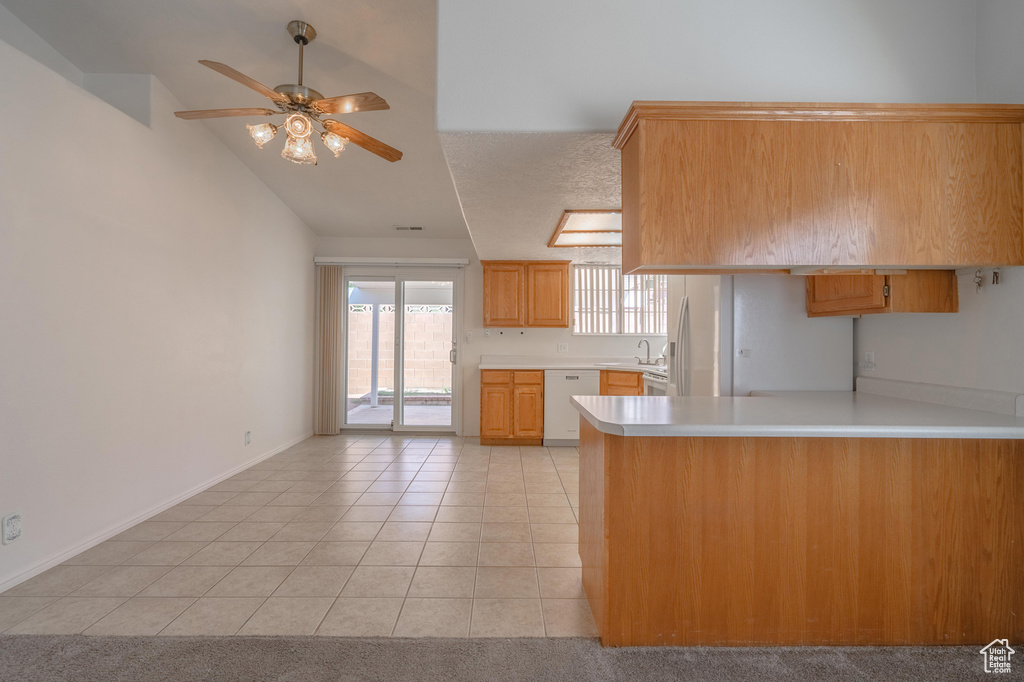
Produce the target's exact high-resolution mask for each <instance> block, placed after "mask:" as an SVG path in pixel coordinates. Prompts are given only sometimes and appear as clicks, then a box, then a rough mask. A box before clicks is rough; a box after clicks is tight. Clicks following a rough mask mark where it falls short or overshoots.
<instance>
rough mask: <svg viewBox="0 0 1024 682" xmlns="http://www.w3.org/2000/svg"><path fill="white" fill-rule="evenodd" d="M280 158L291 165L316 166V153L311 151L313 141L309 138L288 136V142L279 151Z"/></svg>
mask: <svg viewBox="0 0 1024 682" xmlns="http://www.w3.org/2000/svg"><path fill="white" fill-rule="evenodd" d="M281 157H282V158H285V159H288V160H289V161H291V162H292V163H299V164H313V165H314V166H315V165H316V152H314V151H313V140H311V139H310V138H309V137H295V136H293V135H291V134H289V135H288V140H287V141H286V142H285V143H284V149H282V150H281Z"/></svg>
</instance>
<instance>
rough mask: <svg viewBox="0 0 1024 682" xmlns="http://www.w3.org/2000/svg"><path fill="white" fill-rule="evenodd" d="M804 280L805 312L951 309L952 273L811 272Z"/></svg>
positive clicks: (953, 300)
mask: <svg viewBox="0 0 1024 682" xmlns="http://www.w3.org/2000/svg"><path fill="white" fill-rule="evenodd" d="M806 280H807V285H806V286H807V316H808V317H827V316H839V315H870V314H874V313H955V312H957V310H958V309H959V299H958V295H957V282H956V273H955V272H953V271H952V270H908V271H907V273H906V274H904V275H812V276H808V277H806Z"/></svg>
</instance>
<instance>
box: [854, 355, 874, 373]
mask: <svg viewBox="0 0 1024 682" xmlns="http://www.w3.org/2000/svg"><path fill="white" fill-rule="evenodd" d="M857 367H859V368H860V369H864V370H867V371H869V372H870V371H872V370H873V369H874V368H875V351H873V350H866V351H864V359H863V360H861V361H860V362H858V363H857Z"/></svg>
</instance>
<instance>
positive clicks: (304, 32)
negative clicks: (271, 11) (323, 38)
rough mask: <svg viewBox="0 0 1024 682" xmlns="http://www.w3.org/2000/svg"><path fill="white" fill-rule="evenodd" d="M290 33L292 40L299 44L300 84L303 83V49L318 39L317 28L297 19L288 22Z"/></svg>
mask: <svg viewBox="0 0 1024 682" xmlns="http://www.w3.org/2000/svg"><path fill="white" fill-rule="evenodd" d="M288 33H290V34H291V36H292V40H294V41H295V42H296V44H297V45H298V46H299V82H298V85H302V56H303V54H302V51H303V48H304V47H306V45H309V44H310V43H311V42H313V41H314V40H315V39H316V30H315V29H314V28H313V27H312V26H310V25H309V24H307V23H306V22H304V21H298V20H295V21H290V22H288Z"/></svg>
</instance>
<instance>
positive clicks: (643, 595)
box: [579, 398, 1024, 676]
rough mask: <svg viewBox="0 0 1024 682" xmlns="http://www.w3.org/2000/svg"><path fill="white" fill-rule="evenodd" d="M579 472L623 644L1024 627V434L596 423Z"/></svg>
mask: <svg viewBox="0 0 1024 682" xmlns="http://www.w3.org/2000/svg"><path fill="white" fill-rule="evenodd" d="M764 400H767V398H765V399H764ZM579 479H580V511H579V520H580V524H579V526H580V536H579V550H580V559H581V560H582V564H583V569H582V572H583V587H584V589H585V591H586V595H587V599H588V601H589V603H590V606H591V609H592V611H593V614H594V621H595V623H596V624H597V630H598V633H599V634H600V636H601V643H602V644H604V645H605V646H650V645H671V646H754V645H757V646H821V645H828V646H833V645H841V646H851V645H861V646H863V645H872V646H876V645H886V646H892V645H938V644H941V645H953V644H959V645H965V644H971V645H977V646H979V647H980V646H982V645H984V644H987V643H988V642H990V641H992V639H993V638H994V637H996V636H997V635H995V634H994V633H1004V634H1000V635H998V636H999V637H1008V638H1010V639H1011V640H1012V641H1014V642H1020V641H1022V638H1024V608H1021V606H1022V604H1024V582H1022V580H1021V576H1022V575H1024V497H1022V496H1021V495H1020V494H1019V493H1020V490H1021V487H1022V485H1024V441H1020V440H1018V441H1014V440H997V439H990V440H954V439H925V438H907V439H895V438H740V437H715V438H712V437H693V438H686V437H679V438H667V437H637V438H630V437H623V436H614V435H608V434H604V433H601V432H599V431H598V430H597V429H596V428H594V427H593V426H592V425H591V424H590V422H588V421H586V420H583V421H582V422H581V428H580V472H579ZM1018 650H1019V647H1018ZM979 668H980V666H979ZM979 676H980V673H979Z"/></svg>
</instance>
